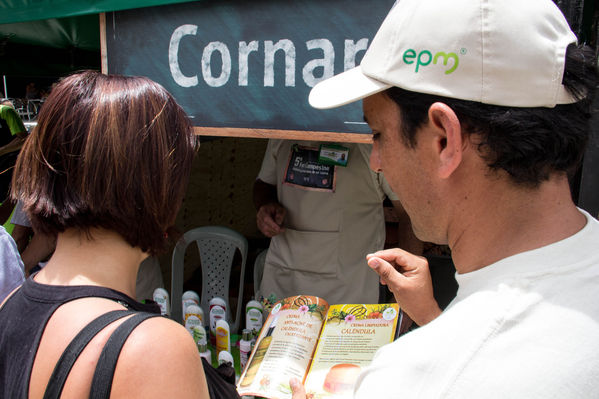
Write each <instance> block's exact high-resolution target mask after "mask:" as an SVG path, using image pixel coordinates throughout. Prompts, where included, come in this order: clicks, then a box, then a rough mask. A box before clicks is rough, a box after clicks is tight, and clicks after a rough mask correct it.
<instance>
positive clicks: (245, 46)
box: [237, 40, 260, 86]
mask: <svg viewBox="0 0 599 399" xmlns="http://www.w3.org/2000/svg"><path fill="white" fill-rule="evenodd" d="M259 49H260V43H258V41H256V40H252V41H251V42H249V43H246V42H239V78H238V80H237V82H238V83H239V86H247V85H248V73H249V67H248V58H249V56H250V53H251V52H252V51H258V50H259Z"/></svg>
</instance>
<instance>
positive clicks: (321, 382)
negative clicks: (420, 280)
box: [237, 296, 401, 399]
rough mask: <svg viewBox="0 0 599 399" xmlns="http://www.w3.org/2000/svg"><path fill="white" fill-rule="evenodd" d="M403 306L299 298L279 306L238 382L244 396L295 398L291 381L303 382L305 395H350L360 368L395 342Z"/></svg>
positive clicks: (326, 396)
mask: <svg viewBox="0 0 599 399" xmlns="http://www.w3.org/2000/svg"><path fill="white" fill-rule="evenodd" d="M400 318H401V312H400V309H399V305H397V304H396V303H388V304H374V305H362V304H344V305H331V306H329V304H328V303H327V302H326V301H325V300H323V299H322V298H318V297H314V296H297V297H290V298H285V299H283V300H281V301H279V302H277V303H276V304H275V305H274V307H273V308H272V311H271V313H270V315H269V316H268V318H267V319H266V321H265V322H264V326H263V327H262V330H261V331H260V334H259V335H258V338H257V340H256V345H255V346H254V349H253V351H252V354H251V356H250V358H249V360H248V363H247V366H246V368H245V370H244V371H243V373H242V374H241V377H240V379H239V382H238V384H237V392H238V393H239V394H240V395H242V396H243V395H254V396H258V397H264V398H272V399H275V398H277V399H278V398H281V399H282V398H291V388H290V386H289V379H290V378H291V377H297V378H299V379H300V380H301V381H303V382H304V386H305V387H306V393H307V397H308V398H311V399H317V398H343V397H345V396H351V394H352V392H353V386H354V383H355V381H356V379H357V377H358V375H359V374H360V372H361V370H362V369H363V368H364V367H366V366H367V365H369V364H370V362H371V360H372V358H373V357H374V354H375V352H376V351H377V350H378V349H379V348H380V347H381V346H383V345H385V344H388V343H390V342H392V341H393V340H394V339H395V336H396V330H397V328H398V325H399V322H400Z"/></svg>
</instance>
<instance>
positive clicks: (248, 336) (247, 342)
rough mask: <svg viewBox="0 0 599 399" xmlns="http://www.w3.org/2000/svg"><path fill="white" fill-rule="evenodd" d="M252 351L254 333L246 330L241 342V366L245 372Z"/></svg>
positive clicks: (243, 332)
mask: <svg viewBox="0 0 599 399" xmlns="http://www.w3.org/2000/svg"><path fill="white" fill-rule="evenodd" d="M251 350H252V332H251V331H250V330H248V329H247V328H245V329H244V330H243V331H242V332H241V340H240V341H239V365H240V366H241V369H242V370H243V369H244V368H245V365H246V364H247V362H248V359H249V357H250V352H251Z"/></svg>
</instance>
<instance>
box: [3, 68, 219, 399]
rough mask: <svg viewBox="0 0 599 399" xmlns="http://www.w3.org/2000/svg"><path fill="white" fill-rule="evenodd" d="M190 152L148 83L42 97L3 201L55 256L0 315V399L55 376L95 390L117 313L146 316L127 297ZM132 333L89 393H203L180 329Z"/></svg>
mask: <svg viewBox="0 0 599 399" xmlns="http://www.w3.org/2000/svg"><path fill="white" fill-rule="evenodd" d="M195 149H196V139H195V137H194V135H193V133H192V128H191V125H190V122H189V120H188V118H187V116H186V115H185V112H184V111H183V109H182V108H181V107H180V106H179V105H178V104H177V103H176V102H175V100H174V98H173V97H172V96H171V95H170V94H169V93H168V92H167V91H166V90H165V89H164V88H163V87H162V86H160V85H158V84H156V83H155V82H153V81H151V80H150V79H147V78H143V77H124V76H116V75H103V74H100V73H97V72H82V73H78V74H75V75H72V76H69V77H67V78H65V79H63V80H62V81H61V82H60V83H59V84H58V85H57V86H56V87H55V88H54V89H53V90H52V93H51V94H50V96H49V97H48V99H47V101H46V102H45V104H44V107H43V108H42V111H41V113H40V115H39V118H38V125H37V127H36V129H35V130H34V131H33V133H32V134H31V135H30V137H28V139H27V141H26V143H25V145H24V147H23V149H22V151H21V154H20V156H19V159H18V161H17V165H16V170H15V173H14V178H13V187H12V195H13V197H14V198H15V199H17V200H21V201H23V203H24V209H25V211H26V212H27V213H28V215H29V217H30V218H31V221H32V224H33V227H34V228H35V229H36V230H37V231H41V232H44V233H48V234H56V235H57V243H56V251H55V252H54V254H53V255H52V257H51V258H50V260H49V262H48V264H47V266H46V267H44V268H43V269H42V270H41V271H40V272H38V273H36V274H34V275H33V276H32V277H31V278H29V279H28V280H27V281H26V282H25V283H24V284H23V286H21V288H19V289H17V290H16V291H15V292H13V293H12V295H11V296H9V298H8V299H7V300H6V301H5V303H4V304H3V306H2V308H0V397H5V398H27V397H28V398H41V397H43V396H44V392H45V391H46V389H47V386H48V383H49V381H53V380H55V379H56V380H60V379H61V378H62V380H64V385H63V386H59V387H56V386H55V385H53V386H52V387H51V390H52V391H53V392H58V396H60V392H62V393H63V394H64V395H65V396H68V397H77V398H79V397H88V396H90V390H91V394H94V390H95V389H96V388H97V387H98V385H94V387H96V388H94V389H91V387H92V379H96V378H98V380H99V381H104V380H102V378H103V376H101V375H100V376H99V377H98V375H96V376H94V373H95V372H96V365H97V364H98V359H99V358H100V353H101V352H102V351H103V349H104V348H107V352H106V353H107V355H106V356H107V357H109V358H110V356H111V350H112V349H113V347H114V346H115V345H113V344H112V343H109V344H107V340H108V337H109V336H110V335H111V334H112V333H113V332H114V331H116V330H117V329H118V328H119V327H120V326H124V325H125V323H126V320H129V319H133V318H134V317H135V315H134V316H131V315H130V314H129V313H125V312H123V311H124V310H126V309H129V310H133V311H146V312H155V311H156V309H157V307H156V306H154V305H149V304H141V303H138V302H136V301H135V300H134V299H132V298H135V281H136V276H137V271H138V267H139V264H140V263H141V261H142V260H143V259H145V258H146V257H147V256H148V255H155V254H157V253H160V251H162V250H164V249H165V248H166V246H167V242H168V241H167V240H168V235H169V230H170V228H171V226H173V224H174V222H175V217H176V215H177V211H178V209H179V207H180V205H181V202H182V200H183V196H184V194H185V189H186V185H187V181H188V177H189V173H190V169H191V163H192V159H193V157H194V153H195ZM115 311H116V312H115ZM119 311H120V312H119ZM107 313H109V314H110V315H113V314H114V315H118V316H119V317H118V318H117V317H116V316H115V318H114V320H113V321H111V322H110V323H109V324H108V325H107V327H105V328H99V329H98V332H97V334H95V335H93V337H92V338H91V341H90V342H89V344H87V345H84V347H83V348H82V349H81V351H80V354H79V356H78V358H77V360H76V361H74V364H73V365H72V368H71V369H70V372H69V370H68V368H67V370H66V371H64V370H63V371H62V372H58V374H54V377H52V378H51V375H52V373H53V371H54V369H55V366H56V364H57V362H58V361H59V358H60V357H61V355H62V354H63V352H64V351H65V349H66V348H67V346H68V345H69V343H70V342H71V341H72V340H73V338H74V337H75V336H76V335H77V334H78V333H79V332H80V331H82V330H83V329H84V328H85V326H86V325H88V323H90V322H91V321H92V320H94V319H96V318H98V317H99V316H103V315H106V314H107ZM123 314H124V316H122V315H123ZM103 317H106V316H103ZM111 320H112V319H111ZM131 330H132V332H131V333H130V335H128V338H126V340H125V342H124V345H123V346H122V349H120V355H119V354H118V349H117V350H116V356H117V359H118V361H117V360H115V362H116V368H115V369H114V371H111V370H110V369H106V368H103V367H100V368H101V369H102V370H101V371H102V372H100V373H98V374H109V378H108V381H109V383H108V384H100V388H102V389H104V390H106V389H107V391H108V395H110V397H113V398H169V397H170V398H188V397H189V398H192V397H193V398H198V397H199V398H207V397H208V388H207V385H206V378H205V375H204V372H203V369H202V363H201V360H200V356H199V353H198V350H197V349H196V347H195V344H194V342H193V339H192V337H191V336H190V335H189V333H188V332H187V331H186V330H185V328H184V327H183V326H181V325H179V324H177V323H175V322H174V321H172V320H169V319H167V318H164V317H150V318H148V319H145V321H143V322H141V324H139V325H138V326H137V327H133V328H132V329H131ZM86 331H87V330H86ZM111 339H112V338H111ZM108 348H109V349H111V350H108ZM112 353H113V354H114V351H112ZM103 356H104V354H103ZM67 357H68V356H67ZM101 364H104V363H101ZM61 373H62V374H61ZM61 375H62V377H61V378H59V377H60V376H61ZM112 376H113V377H112ZM104 377H105V376H104ZM110 377H112V378H110ZM94 382H95V381H94ZM59 385H60V384H59ZM98 390H99V389H98Z"/></svg>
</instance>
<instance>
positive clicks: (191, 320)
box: [185, 315, 202, 336]
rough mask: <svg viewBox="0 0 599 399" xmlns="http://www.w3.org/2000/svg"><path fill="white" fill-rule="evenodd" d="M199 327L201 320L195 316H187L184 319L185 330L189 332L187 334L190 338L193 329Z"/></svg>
mask: <svg viewBox="0 0 599 399" xmlns="http://www.w3.org/2000/svg"><path fill="white" fill-rule="evenodd" d="M201 325H202V320H201V319H200V318H199V317H197V316H195V315H189V316H187V318H186V319H185V328H186V329H187V331H189V333H190V334H191V335H192V336H193V329H194V327H199V326H201Z"/></svg>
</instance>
